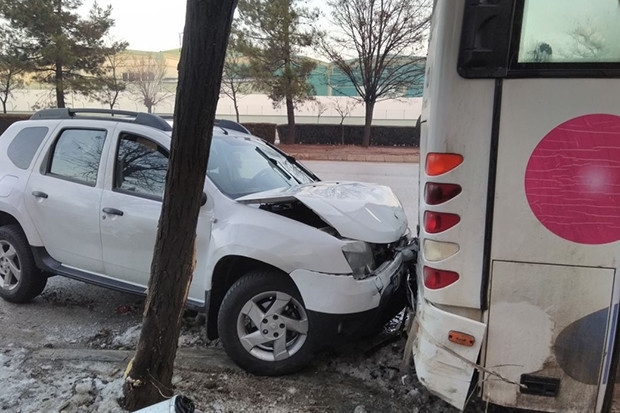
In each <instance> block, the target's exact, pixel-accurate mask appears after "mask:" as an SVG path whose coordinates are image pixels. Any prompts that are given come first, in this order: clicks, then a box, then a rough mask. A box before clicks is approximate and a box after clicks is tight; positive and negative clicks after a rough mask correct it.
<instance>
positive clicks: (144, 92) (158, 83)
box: [123, 53, 174, 113]
mask: <svg viewBox="0 0 620 413" xmlns="http://www.w3.org/2000/svg"><path fill="white" fill-rule="evenodd" d="M167 69H168V68H167V66H166V59H165V57H164V56H163V55H162V54H161V53H147V54H145V55H142V56H138V57H135V58H134V59H133V61H132V62H131V63H130V64H129V72H127V76H124V77H123V80H125V78H126V80H127V82H129V83H128V85H129V89H130V90H131V92H133V93H134V94H135V95H136V100H138V101H139V102H140V103H142V104H143V105H144V106H146V110H147V112H148V113H152V112H153V107H154V106H156V105H157V104H158V103H160V102H162V101H163V100H165V99H167V98H169V97H171V96H173V95H174V93H173V92H171V91H168V90H166V89H165V88H164V78H165V77H166V72H167Z"/></svg>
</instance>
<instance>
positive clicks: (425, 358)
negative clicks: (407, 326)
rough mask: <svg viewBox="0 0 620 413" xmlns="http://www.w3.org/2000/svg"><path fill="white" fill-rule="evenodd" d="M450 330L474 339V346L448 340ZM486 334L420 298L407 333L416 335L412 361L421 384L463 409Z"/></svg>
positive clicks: (483, 327)
mask: <svg viewBox="0 0 620 413" xmlns="http://www.w3.org/2000/svg"><path fill="white" fill-rule="evenodd" d="M451 330H454V331H458V332H463V333H466V334H469V335H471V336H473V337H474V343H473V345H472V346H470V347H468V346H464V345H459V344H456V343H453V342H451V341H449V340H448V336H449V334H450V331H451ZM485 331H486V325H485V324H483V323H480V322H477V321H474V320H470V319H468V318H465V317H461V316H458V315H455V314H452V313H449V312H446V311H443V310H440V309H438V308H437V307H435V306H434V305H432V304H431V303H429V302H428V301H426V300H425V299H424V298H421V299H420V300H419V302H418V304H417V308H416V318H415V321H414V323H413V326H412V328H411V332H410V334H413V335H414V336H415V341H414V346H413V360H414V363H415V370H416V374H417V376H418V378H419V379H420V382H422V384H424V386H425V387H426V388H427V389H428V390H429V391H430V392H432V393H434V394H436V395H438V396H440V397H441V398H442V399H444V400H446V401H447V402H448V403H450V404H451V405H453V406H455V407H457V408H459V409H461V410H462V409H463V408H464V406H465V401H466V400H467V392H468V390H469V385H470V383H471V379H472V376H473V373H474V367H475V363H476V361H477V359H478V354H479V353H480V346H481V345H482V340H483V338H484V334H485Z"/></svg>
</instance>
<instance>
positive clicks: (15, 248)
mask: <svg viewBox="0 0 620 413" xmlns="http://www.w3.org/2000/svg"><path fill="white" fill-rule="evenodd" d="M45 284H47V277H46V276H44V275H43V274H42V273H41V271H40V270H39V269H38V268H37V266H36V264H35V262H34V258H33V256H32V250H31V249H30V245H29V244H28V240H27V239H26V236H25V235H24V233H23V232H22V230H21V228H19V227H18V226H17V225H6V226H3V227H0V297H2V298H4V299H5V300H7V301H10V302H13V303H25V302H28V301H30V300H32V299H33V298H35V297H36V296H38V295H39V294H41V292H42V291H43V289H44V288H45Z"/></svg>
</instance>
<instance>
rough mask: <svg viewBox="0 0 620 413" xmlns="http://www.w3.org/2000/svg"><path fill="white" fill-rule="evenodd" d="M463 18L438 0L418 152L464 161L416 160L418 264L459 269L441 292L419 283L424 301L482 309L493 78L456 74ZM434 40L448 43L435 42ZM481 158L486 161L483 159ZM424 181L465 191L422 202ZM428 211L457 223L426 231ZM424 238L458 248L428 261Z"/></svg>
mask: <svg viewBox="0 0 620 413" xmlns="http://www.w3.org/2000/svg"><path fill="white" fill-rule="evenodd" d="M461 20H462V10H461V8H459V7H454V5H453V4H452V3H451V2H437V4H436V8H435V9H434V11H433V23H435V22H439V21H441V22H442V23H441V24H433V25H432V32H431V39H430V46H429V54H428V57H427V62H426V79H425V85H424V99H423V104H422V119H421V126H422V127H421V138H420V153H421V154H424V155H426V154H427V153H431V152H440V153H444V152H450V153H457V154H460V155H463V163H462V164H461V165H459V166H458V167H456V168H455V169H454V170H452V171H450V172H447V173H445V174H442V175H439V176H428V175H427V174H426V173H425V167H426V159H425V158H423V157H421V159H420V197H419V199H420V223H421V224H420V234H419V236H420V249H421V252H422V253H421V254H419V260H418V268H420V269H421V268H423V267H424V266H429V267H432V268H435V269H444V270H449V271H454V272H456V273H458V274H459V279H458V281H456V282H455V283H454V284H452V285H450V286H448V287H446V288H443V289H441V291H434V290H431V289H428V288H424V287H423V285H422V286H421V288H424V297H425V298H426V299H427V300H429V301H431V302H432V303H434V304H450V305H451V306H455V307H467V308H475V309H480V307H481V306H480V284H481V280H482V265H483V260H482V253H483V247H484V222H485V213H486V208H485V207H486V197H487V180H488V159H489V152H490V148H489V146H490V145H489V143H490V136H491V126H492V115H493V91H494V81H493V80H476V81H473V82H472V81H468V80H466V79H463V78H461V77H459V76H458V75H457V74H456V71H455V68H456V64H457V56H458V44H459V43H458V38H459V35H460V27H461ZM436 44H442V45H443V44H445V45H450V46H449V47H445V48H438V47H433V46H434V45H436ZM439 82H441V84H439ZM450 113H459V114H463V116H464V118H466V119H476V122H469V121H463V118H458V117H451V116H450ZM433 119H441V121H440V122H437V121H433ZM481 159H482V160H484V161H482V162H481V161H480V160H481ZM427 182H437V183H453V184H458V185H460V186H461V187H462V188H463V190H462V192H461V194H459V195H458V196H456V197H455V198H454V199H451V200H450V201H448V202H446V203H444V204H442V205H432V206H430V205H427V204H426V203H425V197H424V187H425V185H426V183H427ZM428 210H430V211H434V212H447V213H453V212H455V211H458V213H459V215H460V222H459V223H458V225H456V226H454V227H453V228H451V229H449V230H447V231H445V232H443V233H441V234H427V233H426V231H425V228H424V211H428ZM426 239H430V240H435V241H449V242H452V243H456V244H458V248H459V251H458V252H457V253H456V254H455V255H453V256H451V257H447V258H445V259H442V260H440V261H432V262H431V261H428V260H426V257H425V254H424V241H425V240H426ZM478 321H480V320H478Z"/></svg>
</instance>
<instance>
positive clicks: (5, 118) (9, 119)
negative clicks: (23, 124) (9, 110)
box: [0, 113, 31, 135]
mask: <svg viewBox="0 0 620 413" xmlns="http://www.w3.org/2000/svg"><path fill="white" fill-rule="evenodd" d="M30 116H31V115H14V114H10V115H7V114H6V113H5V114H0V135H1V134H2V133H4V131H5V130H7V128H8V127H9V126H11V125H12V124H13V123H15V122H17V121H20V120H27V119H30Z"/></svg>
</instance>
